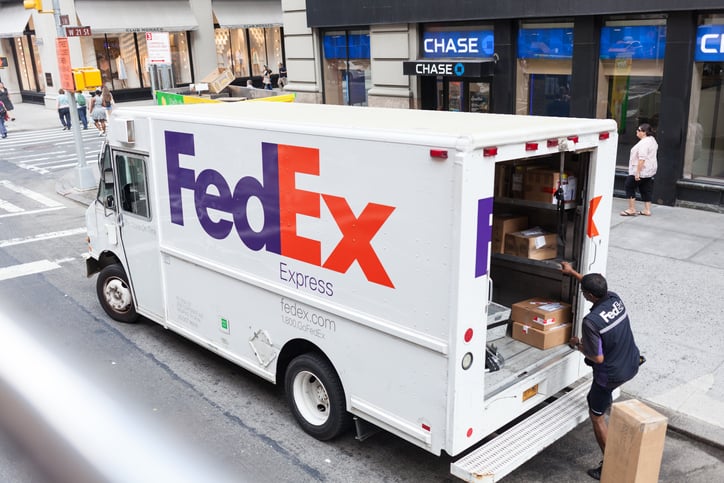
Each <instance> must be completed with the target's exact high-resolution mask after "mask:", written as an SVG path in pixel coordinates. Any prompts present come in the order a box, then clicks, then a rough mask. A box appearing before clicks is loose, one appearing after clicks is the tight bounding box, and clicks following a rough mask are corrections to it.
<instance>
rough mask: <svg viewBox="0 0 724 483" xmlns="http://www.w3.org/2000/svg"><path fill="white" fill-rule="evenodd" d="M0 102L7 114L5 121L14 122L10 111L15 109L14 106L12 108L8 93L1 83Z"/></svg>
mask: <svg viewBox="0 0 724 483" xmlns="http://www.w3.org/2000/svg"><path fill="white" fill-rule="evenodd" d="M0 102H2V103H3V104H4V105H5V110H6V111H7V114H8V118H7V120H10V121H14V120H15V117H14V116H13V114H12V111H13V110H14V109H15V106H13V103H12V101H11V100H10V93H9V92H8V89H7V87H5V84H3V83H2V82H0Z"/></svg>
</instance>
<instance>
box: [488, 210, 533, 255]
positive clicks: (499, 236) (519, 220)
mask: <svg viewBox="0 0 724 483" xmlns="http://www.w3.org/2000/svg"><path fill="white" fill-rule="evenodd" d="M525 228H528V217H527V216H518V215H512V214H505V215H493V253H503V250H504V249H505V235H506V234H508V233H513V232H514V231H520V230H524V229H525Z"/></svg>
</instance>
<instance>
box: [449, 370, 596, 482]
mask: <svg viewBox="0 0 724 483" xmlns="http://www.w3.org/2000/svg"><path fill="white" fill-rule="evenodd" d="M590 381H591V380H590V379H589V378H587V379H585V380H584V381H583V382H581V383H580V384H579V385H578V386H576V387H575V388H574V389H573V390H572V391H570V392H568V393H566V394H564V395H563V396H561V397H560V398H558V399H557V400H555V401H554V402H553V403H551V404H549V405H548V406H546V407H544V408H543V409H541V410H540V411H538V412H536V413H535V414H533V415H531V416H530V417H528V418H526V419H524V420H523V421H521V422H520V423H518V424H517V425H515V426H513V427H512V428H510V429H509V430H507V431H506V432H504V433H503V434H501V435H500V436H497V437H496V438H494V439H493V440H491V441H489V442H488V443H486V444H484V445H483V446H481V447H480V448H478V449H476V450H474V451H472V452H471V453H468V454H467V455H465V456H463V457H462V458H460V459H459V460H457V461H454V462H453V463H451V464H450V473H452V474H453V475H455V476H457V477H458V478H461V479H463V480H465V481H470V482H485V483H492V482H495V481H500V479H501V478H503V477H504V476H506V475H507V474H509V473H511V472H512V471H513V470H515V469H516V468H518V467H519V466H520V465H522V464H523V463H525V462H526V461H528V460H529V459H531V458H532V457H533V456H535V455H537V454H538V453H540V452H541V451H542V450H543V449H544V448H546V447H548V446H550V445H551V444H553V443H554V442H556V441H557V440H558V439H560V438H562V437H563V435H565V434H566V433H568V432H569V431H571V430H572V429H573V428H575V427H576V426H578V425H579V424H581V423H582V422H583V421H585V420H586V418H587V417H588V407H587V405H586V394H587V393H588V388H589V387H590V384H591V382H590Z"/></svg>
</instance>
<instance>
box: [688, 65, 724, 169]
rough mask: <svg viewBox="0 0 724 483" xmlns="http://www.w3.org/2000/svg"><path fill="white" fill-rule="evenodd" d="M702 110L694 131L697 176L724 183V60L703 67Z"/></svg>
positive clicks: (693, 163)
mask: <svg viewBox="0 0 724 483" xmlns="http://www.w3.org/2000/svg"><path fill="white" fill-rule="evenodd" d="M700 69H701V90H700V92H699V109H698V116H697V118H696V120H697V122H696V124H695V126H694V132H693V133H690V135H693V137H694V152H693V160H692V161H693V162H692V165H691V175H692V177H693V178H716V179H717V180H718V181H719V182H724V95H723V94H724V93H723V92H722V80H723V79H724V63H722V62H715V63H705V64H703V65H702V66H701V67H700Z"/></svg>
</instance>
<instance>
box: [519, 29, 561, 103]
mask: <svg viewBox="0 0 724 483" xmlns="http://www.w3.org/2000/svg"><path fill="white" fill-rule="evenodd" d="M572 59H573V24H572V23H569V22H562V23H555V24H521V26H520V30H519V31H518V79H519V80H518V86H517V93H516V113H517V114H527V115H535V116H559V117H568V116H569V115H570V87H571V72H572V70H573V63H572Z"/></svg>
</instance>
